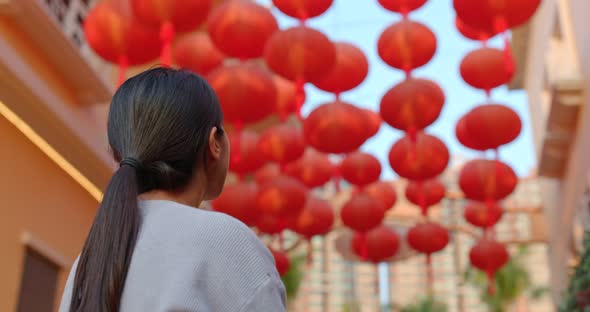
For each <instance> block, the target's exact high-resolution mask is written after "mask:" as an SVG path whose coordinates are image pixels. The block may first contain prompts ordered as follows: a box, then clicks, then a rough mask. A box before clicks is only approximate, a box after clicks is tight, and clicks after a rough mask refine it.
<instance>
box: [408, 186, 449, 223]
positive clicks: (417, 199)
mask: <svg viewBox="0 0 590 312" xmlns="http://www.w3.org/2000/svg"><path fill="white" fill-rule="evenodd" d="M445 195H446V188H445V185H444V184H443V183H442V182H441V181H440V180H439V179H436V178H435V179H430V180H426V181H411V182H410V183H409V184H408V186H406V199H407V200H408V201H409V202H411V203H412V204H414V205H416V206H419V207H420V208H421V209H422V214H423V215H426V213H427V209H428V207H431V206H434V205H436V204H438V203H440V202H441V201H442V200H443V199H444V198H445Z"/></svg>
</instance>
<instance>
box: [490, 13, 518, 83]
mask: <svg viewBox="0 0 590 312" xmlns="http://www.w3.org/2000/svg"><path fill="white" fill-rule="evenodd" d="M494 30H495V31H496V32H497V33H499V34H500V33H501V34H502V36H503V39H504V66H505V70H506V73H507V74H509V75H512V74H513V73H514V59H513V57H512V47H511V45H510V36H509V34H508V23H507V21H506V18H505V17H504V16H498V17H496V19H495V20H494Z"/></svg>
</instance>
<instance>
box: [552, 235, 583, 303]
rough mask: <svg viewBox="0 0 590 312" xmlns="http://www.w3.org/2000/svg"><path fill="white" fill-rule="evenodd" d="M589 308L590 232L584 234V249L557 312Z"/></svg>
mask: <svg viewBox="0 0 590 312" xmlns="http://www.w3.org/2000/svg"><path fill="white" fill-rule="evenodd" d="M588 310H590V232H586V233H585V235H584V251H583V253H582V257H581V259H580V263H579V264H578V266H577V267H576V271H575V273H574V276H572V279H571V281H570V286H569V288H568V291H567V293H566V294H565V296H564V300H563V302H562V303H561V305H560V306H559V312H582V311H588Z"/></svg>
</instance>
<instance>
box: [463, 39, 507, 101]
mask: <svg viewBox="0 0 590 312" xmlns="http://www.w3.org/2000/svg"><path fill="white" fill-rule="evenodd" d="M505 61H506V59H505V52H504V51H502V50H498V49H495V48H490V47H482V48H479V49H477V50H474V51H471V52H470V53H469V54H467V55H466V56H465V57H464V58H463V60H462V61H461V66H460V71H461V77H463V80H465V82H467V83H468V84H469V85H470V86H472V87H474V88H477V89H482V90H486V91H487V92H489V91H490V90H491V89H493V88H497V87H499V86H501V85H503V84H507V83H508V82H510V80H511V79H512V76H513V74H514V72H513V71H511V72H509V71H507V70H506V66H504V65H505Z"/></svg>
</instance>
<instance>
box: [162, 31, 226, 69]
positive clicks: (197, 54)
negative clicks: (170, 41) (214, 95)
mask: <svg viewBox="0 0 590 312" xmlns="http://www.w3.org/2000/svg"><path fill="white" fill-rule="evenodd" d="M173 53H174V61H175V62H176V64H177V65H178V66H180V67H182V68H186V69H190V70H192V71H193V72H195V73H197V74H200V75H206V74H208V73H209V72H211V71H212V70H213V69H215V68H217V67H219V66H221V65H222V64H223V60H224V58H225V56H224V55H223V53H221V52H220V51H219V50H218V49H217V48H216V47H215V46H214V45H213V43H212V42H211V38H209V35H208V34H207V33H206V32H202V31H199V32H194V33H191V34H188V35H185V36H183V37H181V38H180V39H179V40H178V41H176V43H175V44H174V49H173Z"/></svg>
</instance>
